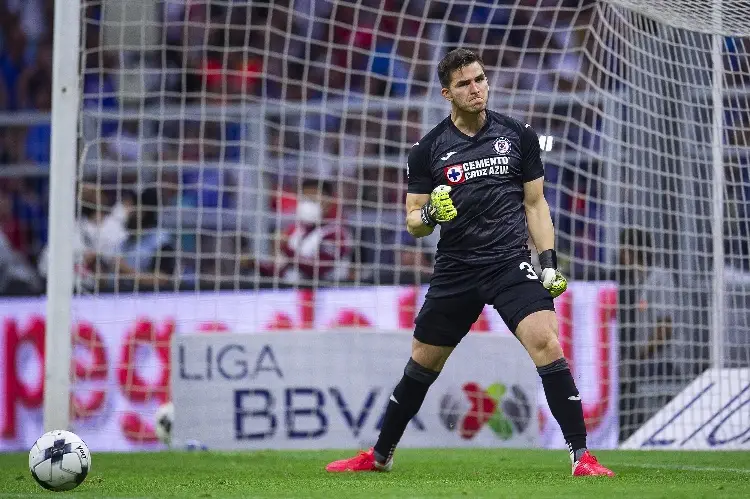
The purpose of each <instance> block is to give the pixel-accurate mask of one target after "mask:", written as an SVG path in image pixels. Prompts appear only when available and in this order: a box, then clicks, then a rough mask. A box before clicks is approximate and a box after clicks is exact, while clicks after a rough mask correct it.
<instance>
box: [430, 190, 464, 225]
mask: <svg viewBox="0 0 750 499" xmlns="http://www.w3.org/2000/svg"><path fill="white" fill-rule="evenodd" d="M450 192H451V187H450V186H449V185H439V186H437V187H435V188H434V189H433V190H432V193H431V194H430V200H429V201H427V204H425V205H424V206H422V210H421V214H422V223H423V224H425V225H428V226H430V227H435V226H436V225H437V224H440V223H444V222H450V221H451V220H453V219H454V218H456V215H458V211H456V207H455V206H453V201H452V200H451V197H450Z"/></svg>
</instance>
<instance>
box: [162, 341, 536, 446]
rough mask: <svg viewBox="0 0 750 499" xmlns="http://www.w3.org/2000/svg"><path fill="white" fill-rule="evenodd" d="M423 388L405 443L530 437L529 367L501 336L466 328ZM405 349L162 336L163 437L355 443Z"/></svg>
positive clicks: (378, 416) (532, 388) (368, 441)
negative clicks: (171, 415)
mask: <svg viewBox="0 0 750 499" xmlns="http://www.w3.org/2000/svg"><path fill="white" fill-rule="evenodd" d="M461 347H462V348H460V349H457V350H456V351H455V352H454V353H453V355H451V358H450V359H449V361H448V363H447V364H446V366H445V369H444V370H443V372H442V373H441V374H440V376H439V377H438V379H437V381H436V382H435V383H434V384H433V385H432V386H431V388H430V391H429V392H428V394H427V398H426V399H425V402H424V404H423V405H422V408H421V410H420V411H419V414H418V415H417V416H416V417H415V418H414V420H412V422H411V424H410V426H409V427H408V428H407V431H406V433H405V434H404V437H403V439H402V440H401V445H402V446H406V447H469V446H472V447H499V446H507V447H533V446H536V444H537V435H538V433H539V432H538V418H537V409H536V390H537V382H536V378H537V375H536V369H535V368H534V364H533V363H532V362H531V360H530V359H529V357H528V356H527V355H525V351H524V349H523V347H522V346H521V345H520V344H519V343H518V342H517V341H515V340H514V339H513V338H507V337H500V336H494V335H493V336H491V335H472V336H470V337H467V338H466V339H465V340H464V342H462V344H461ZM410 351H411V338H410V337H409V335H407V334H403V333H402V332H394V333H385V332H378V333H375V332H365V331H359V332H357V331H342V332H327V333H309V334H299V335H284V336H281V335H277V334H269V333H262V334H255V335H239V334H217V335H211V336H208V335H183V336H176V337H175V338H174V343H173V349H172V366H174V369H173V371H172V400H173V402H174V406H175V422H174V426H173V428H174V439H175V443H176V444H177V445H178V446H179V445H180V443H183V444H184V443H185V442H187V441H190V440H197V441H199V442H201V443H202V444H204V445H206V446H207V447H208V448H211V449H315V448H349V449H352V448H354V449H356V448H366V447H369V446H371V445H373V444H374V442H375V440H376V439H377V436H378V432H379V430H380V426H381V425H382V419H383V415H384V413H385V408H386V405H387V404H388V399H389V397H390V395H391V393H392V392H393V388H394V386H395V384H396V383H397V382H398V380H399V379H401V376H402V373H403V370H404V366H405V365H406V361H407V360H408V359H409V354H410Z"/></svg>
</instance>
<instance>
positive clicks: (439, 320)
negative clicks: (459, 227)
mask: <svg viewBox="0 0 750 499" xmlns="http://www.w3.org/2000/svg"><path fill="white" fill-rule="evenodd" d="M488 304H491V305H492V306H493V307H495V310H497V312H498V313H499V314H500V317H502V319H503V321H504V322H505V324H506V325H507V326H508V329H510V331H511V332H512V333H513V334H515V332H516V329H517V328H518V324H519V323H520V322H521V321H522V320H523V319H524V318H525V317H527V316H529V315H531V314H532V313H534V312H538V311H540V310H551V311H554V310H555V305H554V302H553V301H552V295H550V293H549V291H547V290H546V289H544V286H542V282H541V281H540V280H539V277H538V276H537V274H536V272H535V271H534V269H533V267H532V266H531V263H530V262H529V261H528V260H526V259H520V258H519V259H517V260H513V261H511V262H508V263H504V264H501V265H497V266H492V267H486V268H482V269H470V270H467V269H466V268H465V267H464V268H463V269H454V270H443V269H440V270H436V272H435V274H434V275H433V277H432V279H431V280H430V288H429V289H428V291H427V297H426V298H425V302H424V304H423V305H422V309H421V310H420V311H419V314H417V317H416V319H414V324H415V325H416V327H415V329H414V337H415V338H416V339H417V340H419V341H421V342H422V343H426V344H428V345H436V346H456V345H458V343H459V342H460V341H461V340H462V339H463V337H464V336H466V334H467V333H468V332H469V329H470V328H471V326H472V324H474V322H476V320H477V319H478V318H479V314H481V313H482V310H483V309H484V306H485V305H488Z"/></svg>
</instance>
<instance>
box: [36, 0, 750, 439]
mask: <svg viewBox="0 0 750 499" xmlns="http://www.w3.org/2000/svg"><path fill="white" fill-rule="evenodd" d="M136 4H137V6H138V7H139V8H138V9H136V10H128V9H127V8H126V7H127V6H131V7H132V6H133V5H136ZM749 16H750V6H748V5H747V3H746V2H733V1H727V0H724V1H721V0H713V1H711V0H691V1H684V0H683V1H678V0H671V1H664V2H645V1H626V0H613V1H593V0H592V1H583V0H581V1H578V0H576V1H572V0H545V1H541V2H529V1H526V0H515V1H513V2H509V3H502V4H500V3H498V2H494V1H489V0H441V1H431V0H409V1H404V2H393V1H385V2H383V1H375V0H363V1H361V2H354V1H344V0H341V1H333V0H304V1H303V0H269V1H268V2H261V3H257V2H237V1H231V0H147V1H138V2H134V1H124V0H122V1H121V0H102V1H93V0H70V1H66V2H56V5H55V50H54V57H55V62H54V68H55V73H54V82H53V123H52V125H53V128H52V156H51V157H52V165H51V176H50V179H51V180H50V222H49V223H50V241H49V248H48V249H49V251H48V255H49V259H48V260H47V262H48V264H47V269H48V270H47V272H48V274H47V275H48V287H47V302H46V310H47V312H46V317H47V328H46V343H45V345H46V355H45V359H44V365H45V382H46V384H45V394H44V427H45V428H46V429H53V428H55V429H57V428H59V429H66V428H73V429H74V430H75V429H76V428H77V427H81V428H87V429H88V430H86V431H92V432H95V431H106V432H118V434H117V438H116V439H115V440H113V441H114V442H124V443H123V444H122V445H123V448H131V447H128V446H129V445H140V444H142V443H145V444H144V445H155V444H154V433H153V428H152V427H151V426H152V425H151V423H152V421H151V418H152V416H153V414H154V413H155V411H156V410H157V408H158V407H159V405H161V404H162V403H163V402H165V401H166V400H168V399H169V397H170V391H169V386H168V384H166V382H165V381H164V379H165V376H166V374H165V373H168V372H169V367H170V364H169V362H170V361H169V358H170V357H169V355H168V350H169V342H170V338H171V337H172V335H175V334H183V333H194V332H196V329H200V330H203V331H216V330H220V331H230V332H242V333H250V334H251V333H257V332H263V331H267V330H269V329H272V330H297V329H305V330H317V331H326V330H331V329H336V328H338V327H352V326H355V327H366V328H374V329H378V330H393V329H404V330H409V329H411V327H412V326H411V320H413V316H414V313H415V310H418V307H419V305H420V304H421V300H422V299H423V296H424V291H425V289H426V285H427V284H428V282H429V276H430V268H431V265H432V262H433V259H434V252H435V245H436V240H437V235H438V234H437V231H436V233H435V234H434V235H433V236H432V237H430V238H426V239H425V240H420V241H414V240H413V238H409V237H407V236H406V235H405V234H403V230H402V227H403V196H404V194H405V185H406V184H405V182H406V178H405V176H406V172H405V164H406V157H407V154H408V151H409V148H410V147H411V145H412V144H413V143H414V142H416V141H417V140H419V138H420V137H421V136H422V135H423V134H424V133H426V132H427V131H429V129H430V128H432V127H433V126H435V125H436V124H437V123H438V122H439V121H440V120H441V119H443V118H444V117H445V116H446V115H447V113H448V105H447V103H446V102H445V101H444V99H442V97H441V96H440V84H439V82H438V81H437V76H436V66H437V62H438V61H439V60H440V58H441V57H442V56H443V55H444V54H445V53H446V52H447V51H448V50H449V49H451V48H454V47H457V46H466V47H469V48H473V49H476V50H477V51H478V52H479V53H480V54H481V55H482V56H483V59H484V63H485V67H486V68H485V69H486V72H487V75H488V78H489V81H490V85H491V97H490V107H491V108H493V109H495V110H497V111H499V112H503V113H506V114H509V115H511V116H513V117H514V118H517V119H519V120H522V121H524V122H527V123H529V124H530V125H531V126H532V127H533V128H534V130H535V131H536V132H537V133H538V135H539V136H540V146H541V149H542V159H543V161H544V163H545V169H546V183H545V185H546V187H545V194H546V197H547V199H548V202H549V203H550V207H551V211H552V215H553V222H554V224H555V228H556V246H557V250H558V253H559V256H560V262H561V269H562V271H563V272H564V273H565V274H566V275H568V276H569V278H570V280H571V282H572V283H576V287H575V288H572V292H570V293H569V294H568V295H567V297H565V296H566V295H563V298H561V299H558V302H557V303H558V305H557V307H558V314H559V316H560V319H561V321H560V324H561V326H560V328H561V337H562V338H563V347H564V349H565V352H566V355H568V356H571V358H572V359H573V360H572V364H573V365H574V371H576V372H575V373H574V374H576V376H577V379H581V381H580V382H581V383H582V384H585V385H586V386H587V387H588V388H586V389H585V390H583V391H582V395H584V397H588V398H589V399H590V400H593V401H594V402H591V403H590V404H589V405H588V406H586V407H585V410H586V411H587V412H586V414H587V422H588V423H589V424H590V427H591V428H595V429H597V431H598V430H601V431H602V432H605V431H606V432H608V433H607V435H608V436H607V439H606V440H604V439H603V440H602V442H605V441H606V442H607V443H606V445H616V443H617V442H619V443H622V442H624V441H625V440H627V439H628V438H629V437H630V436H632V435H633V434H635V433H636V432H637V430H638V429H639V428H642V427H644V424H645V423H646V422H647V421H648V420H649V419H650V418H653V417H654V416H655V415H657V414H661V412H660V411H661V410H662V409H663V408H665V407H667V406H669V403H670V401H672V400H675V397H677V396H678V394H680V393H681V392H683V390H685V389H686V388H687V387H688V386H690V385H691V383H693V382H694V381H695V380H696V379H703V378H706V379H709V378H710V379H714V378H713V377H712V376H715V377H716V379H722V380H723V379H730V378H731V379H735V378H736V381H737V383H740V382H741V380H744V379H746V378H745V377H743V376H739V375H737V376H735V377H732V376H734V375H732V376H730V377H729V378H727V377H726V376H723V375H722V373H721V371H722V370H723V369H725V368H727V369H728V368H732V369H737V370H740V371H741V370H743V369H749V368H750V313H749V312H748V310H749V309H750V298H748V297H749V296H750V277H749V276H750V244H749V243H748V240H750V174H748V171H749V169H748V161H750V159H749V158H750V118H748V116H750V92H748V90H747V88H750V87H749V85H750V42H748V41H747V40H748V36H750V24H748V22H747V19H750V17H749ZM78 40H80V43H76V41H78ZM72 89H77V90H78V91H71V90H72ZM412 289H416V290H417V291H416V294H415V295H414V296H412V295H409V294H408V292H409V290H412ZM407 295H408V299H407V298H404V297H406V296H407ZM584 296H585V297H586V300H589V301H582V300H583V299H582V298H581V297H584ZM228 303H231V304H232V305H231V306H230V305H228ZM355 304H356V306H355ZM490 314H494V312H493V311H491V310H487V311H486V314H485V315H483V317H482V319H480V321H478V323H477V324H476V325H475V330H479V331H490V330H491V332H495V333H498V334H506V333H507V331H504V330H502V326H501V325H500V324H499V322H498V321H499V319H496V318H494V316H490ZM84 323H85V324H86V327H89V326H90V327H92V328H93V329H94V330H95V331H94V332H93V333H91V332H90V331H89V330H87V331H89V332H87V333H86V334H81V333H80V331H79V330H80V324H84ZM71 330H73V331H74V337H75V341H74V343H72V342H71V341H70V331H71ZM584 330H585V331H586V333H585V335H584V333H583V332H582V331H584ZM498 331H499V332H498ZM92 352H93V353H92ZM102 352H103V353H102ZM94 353H97V354H99V353H101V355H103V357H102V359H104V360H101V359H99V360H100V361H101V362H105V363H106V368H101V369H99V368H97V367H95V366H94V364H95V362H94V361H93V360H92V357H94ZM76 359H77V360H78V361H79V362H78V364H77V365H78V367H77V368H76V369H77V371H74V372H71V371H70V366H71V361H76ZM337 360H340V359H333V360H332V361H337ZM326 361H327V360H326V359H321V366H323V365H324V363H325V362H326ZM92 366H94V367H92ZM710 368H713V370H712V371H710V376H709V375H708V374H706V373H709V371H708V370H709V369H710ZM98 369H99V370H98ZM740 371H732V372H733V373H734V372H740ZM604 378H606V379H604ZM735 388H736V387H733V389H732V390H734V389H735ZM71 391H72V392H73V393H75V394H76V396H78V397H79V398H78V399H74V400H73V407H71V406H70V398H69V395H68V394H69V393H71ZM727 393H729V392H727ZM731 393H735V391H731ZM76 400H78V402H76ZM81 400H83V401H88V402H86V403H81ZM672 405H674V404H672ZM81 407H84V408H83V409H82V408H81ZM104 407H107V408H108V410H109V411H110V412H111V414H116V415H117V416H113V418H120V419H119V420H118V421H116V422H113V421H114V419H113V420H112V421H110V420H108V422H106V424H105V423H102V422H101V421H102V420H103V419H102V418H103V416H102V415H103V414H104V409H103V408H104ZM670 407H671V406H670ZM71 415H72V418H71ZM659 417H664V416H663V415H662V416H659ZM667 419H669V418H668V417H667ZM605 422H606V424H605ZM96 425H101V426H96ZM548 428H549V427H548ZM541 431H542V432H544V431H545V430H544V425H543V426H542V428H541ZM549 431H550V435H552V433H554V432H553V431H552V430H549ZM597 435H598V434H597ZM555 438H556V437H554V438H553V436H551V437H550V438H549V439H548V440H545V439H542V443H543V444H545V445H546V444H550V445H552V444H553V443H554V444H555V445H556V444H557V443H559V442H558V441H557V440H555ZM597 438H598V437H597ZM602 438H604V437H602ZM613 442H614V444H613ZM113 445H114V444H113ZM118 445H119V444H118Z"/></svg>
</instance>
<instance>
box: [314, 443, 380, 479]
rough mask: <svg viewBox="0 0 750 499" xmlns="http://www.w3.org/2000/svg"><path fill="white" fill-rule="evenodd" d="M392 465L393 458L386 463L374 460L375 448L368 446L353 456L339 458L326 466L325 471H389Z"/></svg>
mask: <svg viewBox="0 0 750 499" xmlns="http://www.w3.org/2000/svg"><path fill="white" fill-rule="evenodd" d="M392 467H393V458H391V459H389V460H388V462H387V463H385V464H380V463H379V462H377V461H376V460H375V450H374V449H373V448H372V447H370V450H368V451H367V452H365V451H360V452H359V454H357V455H356V456H354V457H350V458H349V459H340V460H338V461H334V462H332V463H330V464H329V465H328V466H326V471H329V472H331V473H340V472H343V471H391V468H392Z"/></svg>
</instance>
